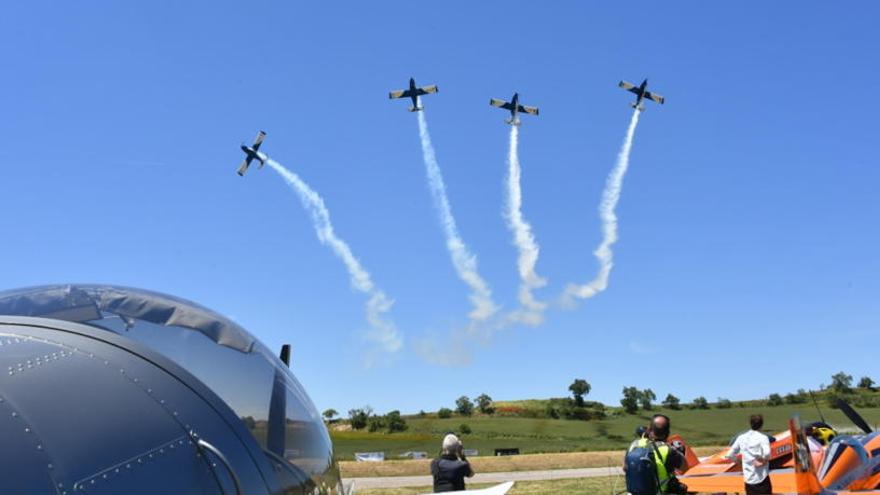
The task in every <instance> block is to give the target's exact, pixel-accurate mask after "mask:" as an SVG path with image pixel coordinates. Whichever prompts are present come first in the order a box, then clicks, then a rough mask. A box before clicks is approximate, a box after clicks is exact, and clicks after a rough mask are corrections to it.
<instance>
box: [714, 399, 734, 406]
mask: <svg viewBox="0 0 880 495" xmlns="http://www.w3.org/2000/svg"><path fill="white" fill-rule="evenodd" d="M717 407H718V409H730V408H731V407H733V403H732V402H730V399H725V398H724V397H719V398H718V402H717Z"/></svg>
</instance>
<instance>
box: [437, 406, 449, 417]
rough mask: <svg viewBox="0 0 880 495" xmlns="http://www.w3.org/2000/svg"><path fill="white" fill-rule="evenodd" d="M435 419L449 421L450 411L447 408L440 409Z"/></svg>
mask: <svg viewBox="0 0 880 495" xmlns="http://www.w3.org/2000/svg"><path fill="white" fill-rule="evenodd" d="M437 417H438V418H440V419H449V418H451V417H452V409H449V408H448V407H441V408H440V410H439V411H437Z"/></svg>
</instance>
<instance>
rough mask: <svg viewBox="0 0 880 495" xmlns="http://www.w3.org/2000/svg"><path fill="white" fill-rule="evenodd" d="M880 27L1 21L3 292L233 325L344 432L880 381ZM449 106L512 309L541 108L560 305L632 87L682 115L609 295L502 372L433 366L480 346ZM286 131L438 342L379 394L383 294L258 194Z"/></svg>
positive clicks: (514, 10)
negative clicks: (88, 293)
mask: <svg viewBox="0 0 880 495" xmlns="http://www.w3.org/2000/svg"><path fill="white" fill-rule="evenodd" d="M878 15H880V5H878V4H877V3H876V2H869V1H861V2H847V3H846V5H843V4H840V3H831V2H794V1H780V2H725V3H722V2H703V1H690V2H675V3H664V4H658V3H657V2H629V3H628V4H627V6H626V7H623V5H622V4H620V3H613V2H604V3H598V2H575V1H568V2H510V1H507V2H500V1H491V2H490V1H486V2H464V1H459V2H433V3H432V2H407V3H403V2H384V3H379V2H349V3H341V2H280V1H279V2H241V3H230V2H217V1H213V2H158V1H156V2H110V1H106V2H51V3H43V2H15V3H12V4H9V5H8V6H7V7H6V8H5V10H4V15H3V16H2V19H0V46H2V47H3V48H2V49H0V50H2V54H3V57H2V60H3V74H4V76H3V79H4V82H3V84H2V86H0V87H2V91H0V116H2V118H0V139H2V146H0V157H2V159H3V162H4V163H5V166H4V174H3V179H2V180H0V208H2V211H3V212H4V214H3V215H0V231H2V232H3V233H4V239H3V256H2V259H0V274H2V283H0V286H2V287H6V288H12V287H20V286H25V285H33V284H44V283H53V282H67V281H77V282H108V283H117V284H124V285H131V286H137V287H144V288H149V289H153V290H158V291H163V292H168V293H171V294H175V295H178V296H181V297H186V298H189V299H192V300H195V301H198V302H201V303H202V304H204V305H206V306H209V307H211V308H213V309H216V310H218V311H220V312H222V313H225V314H227V315H229V316H231V317H233V318H234V319H236V320H237V321H239V322H240V323H242V324H243V325H244V326H245V327H247V328H248V329H250V330H251V331H252V332H253V333H255V334H256V335H257V336H258V337H259V338H261V339H262V340H263V341H265V342H266V343H267V344H269V345H270V346H272V347H273V348H277V347H278V346H280V344H281V343H283V342H290V343H291V344H293V349H294V353H293V356H294V370H295V372H296V374H297V375H298V376H299V377H300V379H301V380H302V381H303V383H304V384H305V386H306V387H307V389H308V390H309V391H310V393H311V395H312V397H313V399H314V400H315V402H316V403H317V406H318V407H319V408H321V409H323V408H327V407H334V408H336V409H338V410H340V411H345V410H347V409H348V408H351V407H354V406H360V405H364V404H369V405H371V406H373V407H374V408H375V409H377V410H379V411H386V410H389V409H395V408H399V409H402V410H403V411H408V412H413V411H418V410H419V409H426V410H430V409H435V408H437V407H440V406H443V405H447V406H448V405H451V404H452V402H453V401H454V399H455V398H456V397H458V396H459V395H462V394H465V395H469V396H472V397H473V396H476V395H478V394H480V393H483V392H486V393H488V394H489V395H491V396H492V397H494V398H496V399H516V398H534V397H547V396H559V395H564V394H566V393H567V387H568V385H569V383H570V382H571V380H572V379H573V378H575V377H582V378H586V379H587V380H588V381H590V382H591V383H592V384H593V393H592V395H591V396H592V397H593V398H595V399H598V400H602V401H605V402H608V403H616V402H617V400H618V399H619V397H620V391H621V389H622V387H623V386H625V385H636V386H639V387H651V388H653V389H654V390H655V391H656V392H657V393H658V395H660V396H661V397H662V396H665V394H666V393H667V392H672V393H674V394H676V395H678V396H679V397H681V398H682V399H683V400H690V399H692V398H693V397H695V396H697V395H705V396H706V397H708V398H710V399H713V400H714V399H715V398H716V397H719V396H722V397H728V398H731V399H740V398H753V397H757V396H762V395H766V394H768V393H771V392H785V391H789V390H794V389H797V388H800V387H809V386H817V385H818V384H820V383H823V382H824V383H827V382H829V378H828V377H829V376H830V375H831V374H832V373H834V372H836V371H839V370H846V371H848V372H850V373H852V374H854V375H856V377H857V378H858V376H860V375H864V374H868V375H872V376H874V378H880V364H877V360H876V359H873V358H872V357H871V354H870V353H869V350H870V349H869V347H868V344H869V343H876V342H877V335H878V331H880V328H878V326H880V311H878V308H880V305H878V295H880V276H878V275H880V261H878V259H880V258H878V252H880V229H878V218H880V200H878V199H877V194H876V189H877V186H878V182H880V170H878V161H877V158H876V143H877V124H876V118H877V115H878V113H880V104H878V98H877V90H876V81H877V80H878V77H880V65H878V63H877V61H878V58H877V57H878V55H877V49H878V42H877V33H876V22H875V21H876V19H877V17H878ZM410 76H415V77H416V78H417V80H418V81H419V82H421V83H424V84H428V83H436V84H438V85H439V86H440V93H439V94H437V95H432V96H430V97H429V98H426V99H425V105H426V108H427V117H428V121H429V123H430V125H431V131H432V137H433V140H434V145H435V147H436V148H437V154H438V158H439V161H440V166H441V167H442V168H443V173H444V176H445V180H446V185H447V189H448V192H449V197H450V201H451V203H452V208H453V211H454V213H455V214H456V217H457V220H458V223H459V227H460V230H461V234H462V236H463V238H464V239H465V241H466V242H467V243H468V244H469V246H470V247H471V249H472V250H473V251H474V252H475V253H476V254H477V255H478V257H479V263H480V270H481V273H482V275H483V276H484V278H486V280H487V281H488V282H489V283H490V284H491V285H492V288H493V290H494V294H495V298H496V300H497V301H499V302H500V303H502V304H503V305H504V306H505V308H506V309H513V308H514V307H515V306H516V288H517V284H518V280H517V274H516V271H515V257H516V252H515V250H514V248H513V246H512V245H511V239H510V234H509V232H508V230H507V228H506V226H505V224H504V220H503V218H502V216H501V212H502V201H503V199H504V188H503V180H504V174H505V168H506V164H505V155H506V147H507V136H508V127H507V126H506V125H504V123H503V119H504V117H505V115H504V114H503V112H500V111H498V110H497V109H492V108H490V107H489V106H488V99H489V98H490V97H499V98H507V97H509V96H510V95H511V94H512V93H513V91H519V92H520V94H521V96H522V98H523V103H525V104H530V105H537V106H539V107H540V108H541V115H540V117H537V118H534V117H530V116H525V117H523V121H524V124H523V126H522V129H521V133H520V146H521V148H520V159H521V162H522V167H523V194H524V207H523V209H524V214H525V216H526V218H527V219H528V220H529V221H530V222H531V224H532V226H533V228H534V231H535V234H536V236H537V240H538V242H539V244H540V245H541V248H542V251H541V258H540V260H539V262H538V267H537V268H538V272H539V273H540V274H542V275H544V276H546V277H547V278H548V279H549V281H550V284H549V286H548V287H547V288H546V289H544V290H541V291H539V292H538V295H539V296H541V297H551V296H555V295H557V294H558V293H559V291H560V290H561V289H562V288H563V287H564V286H565V284H567V283H569V282H585V281H586V280H589V279H590V278H592V277H593V275H594V274H595V270H596V261H595V259H594V258H593V256H592V250H593V249H594V247H595V246H596V245H597V243H598V242H599V240H600V230H599V227H600V226H599V221H598V218H597V214H596V208H597V204H598V201H599V197H600V193H601V190H602V187H603V184H604V181H605V177H606V175H607V173H608V171H609V170H610V169H611V167H612V165H613V163H614V158H615V155H616V153H617V150H618V148H619V146H620V143H621V140H622V139H623V134H624V131H625V127H626V124H627V122H628V120H629V116H630V109H629V107H628V103H629V102H630V100H631V98H630V95H629V94H627V93H625V92H623V91H621V90H619V89H617V88H616V84H617V82H618V80H619V79H628V80H630V81H633V82H638V81H640V80H641V79H642V78H643V77H645V76H649V77H650V78H651V82H652V83H653V88H654V89H656V91H658V92H659V93H661V94H663V95H665V96H666V98H667V103H666V105H664V106H662V107H661V106H658V105H649V108H648V110H647V111H646V112H645V113H644V115H643V116H642V120H641V123H640V125H639V128H638V129H637V131H636V136H635V144H634V148H633V154H632V161H631V168H630V171H629V175H628V176H627V178H626V182H625V184H624V191H623V197H622V200H621V203H620V206H619V208H618V215H619V217H620V236H621V237H620V241H619V242H618V244H617V245H616V246H615V254H616V258H615V267H614V271H613V273H612V275H611V285H610V287H609V289H608V291H607V292H604V293H602V294H600V295H599V296H597V297H595V298H593V299H591V300H589V301H586V302H585V303H584V304H582V305H581V306H580V307H579V308H578V309H577V310H575V311H551V312H549V313H548V314H547V320H546V322H545V323H544V324H543V325H542V326H541V327H539V328H525V327H511V328H508V329H506V330H505V331H504V332H502V333H501V334H499V335H496V338H495V339H493V341H492V342H491V343H490V344H489V345H487V346H478V347H477V348H476V350H475V355H474V361H473V363H472V364H471V365H470V366H466V367H459V368H442V367H437V366H433V365H430V364H427V363H425V362H423V361H422V360H421V359H420V358H418V357H417V356H416V355H415V354H414V353H413V352H412V348H411V346H410V345H409V344H411V342H412V339H417V338H419V337H423V336H425V335H429V334H436V335H438V336H440V337H443V336H446V335H449V333H450V332H451V331H452V329H454V328H457V327H460V326H461V325H463V324H464V323H465V322H466V314H467V312H468V310H469V303H468V300H467V298H466V287H465V286H464V285H463V284H462V283H461V282H460V281H459V280H458V278H457V277H456V275H455V272H454V271H453V268H452V266H451V264H450V262H449V257H448V255H447V253H446V251H445V248H444V244H443V237H442V233H441V230H440V228H439V225H438V224H437V220H436V214H435V211H434V210H433V207H432V204H431V200H430V196H429V194H428V190H427V187H426V185H425V172H424V166H423V163H422V159H421V151H420V148H419V141H418V134H417V125H416V119H415V116H414V115H413V114H410V113H408V112H407V111H406V110H405V108H406V106H407V104H406V103H404V102H400V101H394V102H391V101H389V100H388V98H387V92H388V91H389V90H392V89H398V88H402V87H403V86H404V85H405V84H406V82H407V80H408V78H409V77H410ZM259 129H265V130H266V131H267V132H268V138H267V140H266V143H265V145H264V149H265V151H267V152H268V153H269V154H270V155H271V156H272V157H274V158H276V159H277V160H278V161H280V162H281V163H283V164H285V165H287V166H288V167H290V168H291V169H293V170H295V171H296V172H297V173H299V174H300V175H301V176H302V177H303V179H305V180H306V181H307V182H308V183H310V184H311V185H312V186H313V187H314V188H315V189H316V190H317V191H318V192H320V193H321V194H322V195H323V196H324V199H325V201H326V203H327V206H328V208H329V209H330V212H331V214H332V217H333V220H334V223H335V227H336V230H337V233H338V234H339V235H340V236H341V237H342V238H343V239H345V240H346V241H347V242H348V243H349V244H350V245H351V247H352V249H353V250H354V252H355V254H356V255H357V256H358V258H359V259H360V260H361V262H362V263H363V264H364V266H365V267H366V268H367V269H368V270H369V271H370V272H371V274H372V276H373V279H374V281H375V282H376V283H377V284H378V285H379V286H380V287H381V288H382V289H383V290H384V291H385V292H386V293H387V294H388V295H389V296H391V297H393V298H394V299H395V301H396V303H395V305H394V309H393V311H392V313H391V316H392V317H393V319H394V320H395V322H396V323H397V325H398V326H399V328H400V330H401V331H402V332H403V334H404V336H405V338H406V339H407V344H408V345H407V346H406V347H405V349H404V350H403V351H402V352H401V353H400V354H399V355H397V356H396V357H394V358H393V359H391V360H389V361H388V362H387V363H384V364H382V365H379V366H376V367H373V368H370V369H365V368H364V367H363V365H362V363H363V353H364V352H365V351H364V350H365V348H366V345H365V344H364V342H363V341H362V339H361V337H360V335H361V334H362V333H363V332H364V331H365V330H366V328H367V326H366V323H365V321H364V317H363V302H364V297H363V295H362V294H360V293H357V292H355V291H353V290H351V288H350V286H349V283H348V277H347V274H346V272H345V270H344V269H343V267H342V265H341V264H340V263H339V262H338V260H337V259H336V258H334V256H333V255H332V253H331V252H330V251H329V250H328V249H327V248H326V247H324V246H322V245H321V244H320V243H319V242H318V241H317V239H316V238H315V235H314V232H313V230H312V227H311V225H310V219H309V217H308V215H307V214H306V213H305V211H304V210H303V209H302V207H301V205H300V204H299V201H298V200H297V198H296V197H295V196H294V195H293V194H292V192H291V191H290V190H289V189H288V188H287V186H286V185H285V184H284V183H283V181H282V180H281V179H280V177H278V176H277V175H276V174H274V173H273V172H272V171H271V170H269V169H268V168H267V169H263V170H252V171H251V172H249V173H248V175H247V176H246V177H245V178H240V177H238V176H237V175H235V168H236V166H237V165H238V163H239V161H240V160H241V158H242V156H241V152H240V151H239V149H238V145H239V143H240V142H242V141H250V140H251V139H253V137H254V135H255V134H256V132H257V130H259Z"/></svg>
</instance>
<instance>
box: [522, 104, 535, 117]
mask: <svg viewBox="0 0 880 495" xmlns="http://www.w3.org/2000/svg"><path fill="white" fill-rule="evenodd" d="M518 111H520V112H523V113H528V114H531V115H538V107H527V106H523V105H520V106H519V109H518Z"/></svg>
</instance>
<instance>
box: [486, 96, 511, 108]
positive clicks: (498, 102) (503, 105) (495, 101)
mask: <svg viewBox="0 0 880 495" xmlns="http://www.w3.org/2000/svg"><path fill="white" fill-rule="evenodd" d="M489 104H490V105H492V106H493V107H498V108H503V109H505V110H513V105H511V104H510V103H508V102H506V101H504V100H499V99H497V98H492V99H490V100H489Z"/></svg>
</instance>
